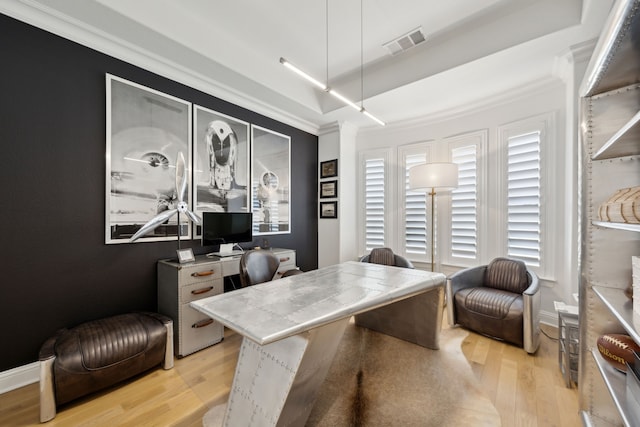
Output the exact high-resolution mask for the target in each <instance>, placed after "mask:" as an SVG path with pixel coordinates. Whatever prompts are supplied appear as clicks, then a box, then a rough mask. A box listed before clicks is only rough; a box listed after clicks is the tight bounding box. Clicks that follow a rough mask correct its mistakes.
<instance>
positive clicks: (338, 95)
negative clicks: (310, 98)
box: [280, 0, 386, 126]
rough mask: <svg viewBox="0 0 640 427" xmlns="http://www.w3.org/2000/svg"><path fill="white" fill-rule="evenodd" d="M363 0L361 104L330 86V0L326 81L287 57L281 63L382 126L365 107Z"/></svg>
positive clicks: (361, 17)
mask: <svg viewBox="0 0 640 427" xmlns="http://www.w3.org/2000/svg"><path fill="white" fill-rule="evenodd" d="M362 1H363V0H360V105H358V104H356V103H355V102H353V101H351V100H350V99H349V98H347V97H346V96H344V95H342V94H341V93H340V92H338V91H336V90H335V89H333V88H331V87H329V0H326V3H325V4H326V27H327V32H326V37H327V50H326V52H327V76H326V83H322V82H321V81H320V80H318V79H316V78H315V77H312V76H311V75H309V74H308V73H306V72H305V71H303V70H302V69H300V68H298V67H297V66H295V65H293V64H292V63H291V62H289V61H287V60H286V59H285V58H282V57H281V58H280V63H281V64H282V65H284V66H285V67H286V68H288V69H289V70H291V71H293V72H294V73H296V74H297V75H299V76H300V77H302V78H303V79H305V80H307V81H308V82H309V83H311V84H313V85H314V86H315V87H317V88H318V89H320V90H322V91H324V92H328V93H329V94H330V95H332V96H333V97H335V98H337V99H339V100H340V101H341V102H342V103H344V104H345V105H348V106H350V107H352V108H353V109H354V110H356V111H358V112H360V113H362V114H364V115H365V116H367V117H368V118H370V119H371V120H373V121H374V122H376V123H378V124H379V125H380V126H384V125H385V124H386V123H385V122H383V121H382V120H380V119H379V118H377V117H376V116H374V115H373V114H371V113H370V112H368V111H367V110H366V109H365V108H364V46H363V8H362Z"/></svg>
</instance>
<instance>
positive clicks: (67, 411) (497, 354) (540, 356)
mask: <svg viewBox="0 0 640 427" xmlns="http://www.w3.org/2000/svg"><path fill="white" fill-rule="evenodd" d="M445 324H446V323H445ZM445 327H446V326H445ZM543 328H544V330H545V331H546V332H547V333H548V334H549V335H551V336H553V337H555V336H556V329H555V328H552V327H547V326H543ZM225 336H226V338H225V339H224V341H223V342H222V343H220V344H218V345H215V346H213V347H210V348H208V349H205V350H202V351H200V352H198V353H195V354H193V355H190V356H189V357H186V358H183V359H176V363H175V367H174V369H171V370H168V371H164V370H162V369H158V370H154V371H152V372H150V373H148V374H146V375H143V376H141V377H138V378H136V380H135V381H129V382H128V383H126V384H125V385H121V386H119V387H114V388H113V389H110V390H107V391H105V392H102V393H100V394H98V395H94V396H91V397H90V398H85V399H80V400H78V401H76V402H75V403H72V404H69V405H66V406H64V407H62V408H59V411H58V415H57V416H56V418H54V419H53V420H52V421H50V422H48V423H47V424H45V425H46V426H47V427H54V426H109V427H116V426H187V427H190V426H201V425H202V422H201V420H202V417H203V415H204V414H205V412H207V410H208V409H209V408H210V407H213V406H215V405H218V404H221V403H224V402H226V400H227V395H228V393H229V387H230V384H231V380H232V378H233V373H234V368H235V364H236V360H237V355H238V349H239V345H240V340H241V337H240V336H238V335H237V334H234V333H232V332H230V331H225ZM462 350H463V353H464V355H465V357H466V358H467V360H468V361H469V363H470V364H471V367H472V369H473V371H474V373H475V375H476V377H477V379H478V380H479V382H480V384H481V385H482V388H483V390H484V391H485V392H486V394H487V396H488V397H489V398H490V399H491V401H492V402H493V403H494V405H495V407H496V409H497V410H498V412H499V413H500V416H501V419H502V426H504V427H513V426H541V427H542V426H544V427H551V426H565V427H569V426H580V425H581V423H580V419H579V416H578V396H577V390H576V388H575V387H574V388H572V389H568V388H566V387H565V385H564V380H563V378H562V375H561V373H560V370H559V368H558V360H557V354H558V353H557V342H556V341H552V340H551V339H549V338H548V337H546V336H544V335H542V337H541V345H540V349H539V350H538V352H537V353H536V355H535V356H529V355H527V353H525V352H524V350H522V349H519V348H516V347H514V346H511V345H507V344H504V343H501V342H499V341H495V340H492V339H489V338H486V337H483V336H480V335H477V334H474V333H469V336H468V337H467V338H466V339H465V340H464V341H463V344H462ZM38 411H39V403H38V385H37V384H32V385H29V386H26V387H22V388H20V389H17V390H14V391H11V392H9V393H5V394H2V395H0V426H15V427H22V426H37V425H40V424H39V412H38Z"/></svg>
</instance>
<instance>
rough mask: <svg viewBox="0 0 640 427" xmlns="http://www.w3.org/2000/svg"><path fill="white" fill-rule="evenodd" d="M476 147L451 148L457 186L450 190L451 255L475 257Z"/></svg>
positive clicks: (476, 204)
mask: <svg viewBox="0 0 640 427" xmlns="http://www.w3.org/2000/svg"><path fill="white" fill-rule="evenodd" d="M476 150H477V146H476V145H468V146H465V147H459V148H454V149H452V150H451V157H452V161H453V162H454V163H456V164H458V188H457V189H454V190H453V191H452V192H451V256H454V257H460V258H469V259H476V257H477V250H478V224H477V220H478V199H477V187H478V176H477V171H478V165H477V160H478V159H477V154H476Z"/></svg>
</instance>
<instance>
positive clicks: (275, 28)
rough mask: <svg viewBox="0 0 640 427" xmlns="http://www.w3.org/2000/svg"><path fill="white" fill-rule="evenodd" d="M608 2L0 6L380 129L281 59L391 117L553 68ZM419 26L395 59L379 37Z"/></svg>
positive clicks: (210, 79) (209, 83)
mask: <svg viewBox="0 0 640 427" xmlns="http://www.w3.org/2000/svg"><path fill="white" fill-rule="evenodd" d="M361 4H362V14H361ZM611 5H612V1H611V0H447V1H442V0H362V3H361V2H360V1H358V0H328V2H327V0H270V1H264V0H262V1H261V0H234V1H211V0H181V1H174V0H136V1H131V0H83V1H77V0H0V11H1V12H3V13H5V14H7V15H9V16H13V17H15V18H18V19H21V20H24V21H25V22H28V23H31V24H33V25H37V26H39V27H42V28H44V29H46V30H49V31H52V32H54V33H56V34H59V35H62V36H64V37H67V38H70V39H72V40H74V41H77V42H79V43H82V44H85V45H87V46H89V47H92V48H95V49H97V50H100V51H103V52H105V53H108V54H110V55H114V56H117V57H119V58H122V59H124V60H126V61H129V62H131V63H134V64H136V65H139V66H142V67H145V68H147V69H149V70H151V71H154V72H157V73H158V74H161V75H165V76H166V77H169V78H172V79H174V80H177V81H180V82H182V83H185V84H188V85H191V86H193V87H195V88H197V89H200V90H203V91H206V92H208V93H211V94H212V95H215V96H218V97H220V98H223V99H227V100H229V101H231V102H234V103H236V104H239V105H241V106H244V107H247V108H251V109H253V110H255V111H257V112H260V113H262V114H265V115H269V116H271V117H274V118H276V119H278V120H282V121H284V122H287V123H289V124H292V125H295V126H298V127H301V128H303V129H305V130H307V131H310V132H314V133H315V132H318V131H319V130H320V129H321V128H322V126H326V125H329V124H331V123H334V122H336V121H349V122H352V123H353V124H355V125H356V126H377V125H375V124H374V123H373V122H371V121H369V120H368V119H367V118H366V117H363V116H362V115H360V114H359V113H357V112H356V111H354V110H352V109H351V108H349V107H345V106H343V105H342V104H340V103H339V102H338V101H337V100H335V99H333V98H332V97H330V96H329V95H328V94H326V93H324V92H322V91H320V90H318V89H315V88H314V87H312V86H311V85H310V84H309V83H307V82H306V81H304V80H302V79H300V78H299V77H297V76H296V75H294V74H293V73H291V72H290V71H289V70H287V69H286V68H284V67H283V66H282V65H281V64H280V63H279V59H280V57H285V58H287V59H288V60H289V61H291V62H293V63H294V64H296V65H297V66H298V67H300V68H302V69H304V70H305V71H307V72H308V73H309V74H312V75H314V76H315V77H316V78H317V79H319V80H321V81H325V80H328V83H329V85H330V86H331V87H333V88H335V89H336V90H339V91H341V92H342V93H344V94H345V95H347V96H349V97H350V98H351V99H353V100H354V101H356V102H357V103H360V101H361V100H362V101H363V103H364V106H365V107H366V108H367V110H369V111H371V112H372V113H373V114H374V115H376V116H378V117H380V118H381V119H383V120H384V121H386V122H388V123H389V125H391V126H393V125H401V124H402V123H407V122H408V121H412V120H415V119H416V118H419V117H424V116H427V115H431V114H435V113H439V112H442V111H447V110H451V109H454V108H460V107H461V106H464V105H469V104H477V103H479V102H482V101H483V100H487V99H490V98H491V97H492V96H496V95H497V94H502V93H504V92H507V91H510V90H514V89H515V88H518V87H522V86H523V85H529V84H531V83H532V82H536V81H541V80H545V79H549V78H554V75H555V74H554V70H555V67H556V63H557V61H558V58H559V57H561V56H562V55H564V54H566V53H567V52H568V51H569V49H570V48H571V47H572V46H575V45H578V44H581V43H584V42H587V41H589V40H593V39H595V38H596V37H597V36H598V34H599V32H600V30H601V28H602V25H603V23H604V21H605V19H606V17H607V14H608V12H609V10H610V8H611ZM327 10H328V14H327ZM361 23H362V28H361ZM417 28H421V29H422V31H423V33H424V34H425V36H426V41H425V42H423V43H421V44H419V45H417V46H415V47H413V48H411V49H409V50H407V51H405V52H402V53H399V54H396V55H393V54H391V52H390V51H389V50H388V49H387V48H386V47H385V44H387V43H388V42H390V41H392V40H395V39H396V38H398V37H401V36H403V35H405V34H407V33H408V32H410V31H412V30H415V29H417ZM361 42H362V45H361ZM361 64H362V65H363V67H362V68H361Z"/></svg>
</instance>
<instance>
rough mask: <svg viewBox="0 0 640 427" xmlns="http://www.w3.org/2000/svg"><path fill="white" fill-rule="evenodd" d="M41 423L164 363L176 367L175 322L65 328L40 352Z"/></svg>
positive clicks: (135, 320) (139, 318) (125, 319)
mask: <svg viewBox="0 0 640 427" xmlns="http://www.w3.org/2000/svg"><path fill="white" fill-rule="evenodd" d="M39 359H40V422H45V421H49V420H51V419H53V418H54V417H55V416H56V406H57V405H60V404H63V403H67V402H70V401H71V400H74V399H77V398H78V397H81V396H85V395H87V394H89V393H93V392H95V391H98V390H101V389H104V388H106V387H109V386H112V385H114V384H116V383H118V382H120V381H123V380H126V379H128V378H131V377H133V376H135V375H137V374H140V373H142V372H144V371H146V370H148V369H151V368H153V367H155V366H158V365H160V364H162V365H163V368H164V369H171V368H172V367H173V321H172V320H171V319H170V318H169V317H166V316H163V315H161V314H157V313H128V314H121V315H117V316H113V317H107V318H104V319H99V320H94V321H91V322H86V323H82V324H80V325H78V326H75V327H73V328H71V329H62V330H60V331H58V332H57V333H56V335H55V336H53V337H51V338H49V339H48V340H47V341H46V342H45V343H44V344H43V345H42V347H41V348H40V357H39Z"/></svg>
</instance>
